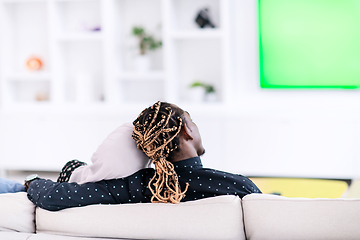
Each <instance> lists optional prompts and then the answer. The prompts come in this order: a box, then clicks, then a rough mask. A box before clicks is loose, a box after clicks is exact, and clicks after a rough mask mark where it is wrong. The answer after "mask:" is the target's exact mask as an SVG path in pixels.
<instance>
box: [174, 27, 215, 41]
mask: <svg viewBox="0 0 360 240" xmlns="http://www.w3.org/2000/svg"><path fill="white" fill-rule="evenodd" d="M170 36H171V37H172V38H175V39H221V37H222V31H221V30H220V29H198V30H179V31H173V32H172V33H171V34H170Z"/></svg>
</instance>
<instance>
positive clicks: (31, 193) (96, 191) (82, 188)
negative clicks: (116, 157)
mask: <svg viewBox="0 0 360 240" xmlns="http://www.w3.org/2000/svg"><path fill="white" fill-rule="evenodd" d="M27 196H28V198H29V200H30V201H31V202H33V203H34V204H35V205H36V206H38V207H41V208H43V209H46V210H51V211H57V210H61V209H64V208H70V207H80V206H86V205H90V204H100V203H102V204H115V203H117V202H116V199H115V198H114V197H113V196H112V195H111V193H110V192H109V190H108V188H107V186H106V182H105V181H101V182H96V183H86V184H82V185H79V184H77V183H68V182H63V183H57V182H53V181H51V180H48V179H36V180H34V181H32V182H31V183H30V186H29V189H28V191H27Z"/></svg>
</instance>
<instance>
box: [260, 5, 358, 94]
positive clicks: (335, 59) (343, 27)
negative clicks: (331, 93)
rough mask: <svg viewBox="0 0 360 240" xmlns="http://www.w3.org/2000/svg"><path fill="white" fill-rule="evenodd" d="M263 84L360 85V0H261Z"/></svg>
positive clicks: (264, 85) (300, 86)
mask: <svg viewBox="0 0 360 240" xmlns="http://www.w3.org/2000/svg"><path fill="white" fill-rule="evenodd" d="M258 4H259V5H258V6H259V9H258V16H259V38H260V39H259V44H260V46H259V54H260V56H259V57H260V85H261V87H262V88H358V87H360V1H359V0H258Z"/></svg>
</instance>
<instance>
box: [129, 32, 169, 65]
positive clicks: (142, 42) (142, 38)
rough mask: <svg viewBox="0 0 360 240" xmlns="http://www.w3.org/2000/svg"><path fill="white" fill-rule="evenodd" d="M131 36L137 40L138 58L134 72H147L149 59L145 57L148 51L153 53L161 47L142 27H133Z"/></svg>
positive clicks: (160, 43)
mask: <svg viewBox="0 0 360 240" xmlns="http://www.w3.org/2000/svg"><path fill="white" fill-rule="evenodd" d="M132 34H133V35H134V36H136V37H137V38H138V47H139V56H138V57H137V59H136V60H135V61H136V63H135V64H136V66H135V68H136V70H138V71H148V70H149V69H150V59H149V56H148V55H147V53H148V51H154V50H156V49H158V48H160V47H161V46H162V42H161V41H157V40H155V38H154V37H153V36H151V35H149V34H147V33H146V31H145V29H144V28H143V27H139V26H135V27H133V29H132Z"/></svg>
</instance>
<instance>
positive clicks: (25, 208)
mask: <svg viewBox="0 0 360 240" xmlns="http://www.w3.org/2000/svg"><path fill="white" fill-rule="evenodd" d="M0 206H1V208H0V231H18V232H25V233H34V232H35V222H34V219H35V216H34V214H35V205H34V204H33V203H32V202H30V201H29V199H28V198H27V195H26V192H18V193H4V194H0Z"/></svg>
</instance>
